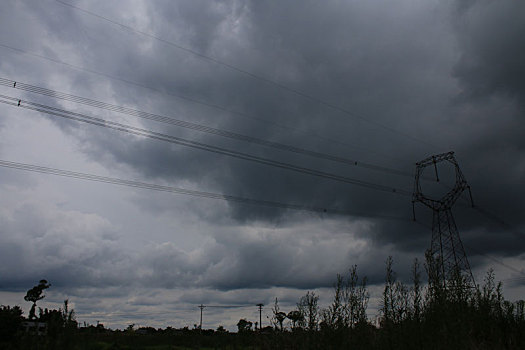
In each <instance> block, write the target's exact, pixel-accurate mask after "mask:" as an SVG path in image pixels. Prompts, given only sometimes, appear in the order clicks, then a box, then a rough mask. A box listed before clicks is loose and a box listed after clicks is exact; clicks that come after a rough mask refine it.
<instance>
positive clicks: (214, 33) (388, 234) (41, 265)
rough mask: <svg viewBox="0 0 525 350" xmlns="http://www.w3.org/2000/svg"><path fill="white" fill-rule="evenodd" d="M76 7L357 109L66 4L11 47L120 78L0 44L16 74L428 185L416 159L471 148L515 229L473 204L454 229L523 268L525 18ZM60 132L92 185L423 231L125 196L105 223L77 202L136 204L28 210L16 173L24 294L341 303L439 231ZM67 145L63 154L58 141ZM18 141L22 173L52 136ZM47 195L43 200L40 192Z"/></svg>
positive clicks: (351, 10)
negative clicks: (247, 293)
mask: <svg viewBox="0 0 525 350" xmlns="http://www.w3.org/2000/svg"><path fill="white" fill-rule="evenodd" d="M74 4H76V5H78V6H79V7H81V8H85V9H88V10H90V11H93V12H96V13H99V14H103V15H104V16H106V17H107V18H111V19H114V20H115V21H118V22H122V23H125V24H127V25H129V26H131V27H133V28H136V29H137V30H141V31H144V32H148V33H154V34H155V35H156V36H158V37H160V38H163V39H165V40H168V41H170V42H173V43H177V44H179V45H182V46H184V47H187V48H189V49H191V50H194V51H196V52H200V53H202V54H204V55H207V56H210V57H214V58H216V59H218V60H220V61H223V62H226V63H228V64H230V65H233V66H235V67H239V68H241V69H243V70H246V71H249V72H252V73H254V74H256V75H258V76H261V77H265V78H268V79H271V80H273V81H277V82H279V83H280V84H283V85H286V86H287V87H289V88H291V89H296V90H299V91H302V92H304V93H306V94H308V95H311V96H314V97H315V98H318V99H321V100H323V101H326V102H328V103H330V104H333V105H337V106H340V107H341V108H344V109H346V110H348V111H350V112H351V113H348V114H345V113H341V112H339V111H336V110H334V109H333V108H330V107H328V106H326V105H322V104H320V103H317V102H315V101H312V100H310V99H307V98H304V97H301V96H298V95H297V94H294V93H292V92H290V91H287V90H283V89H280V88H278V87H276V86H275V85H274V84H269V83H265V82H262V81H260V80H257V79H252V78H250V77H248V76H247V75H245V74H242V73H239V72H237V71H235V70H232V69H230V68H227V67H225V66H222V65H219V64H215V63H213V62H210V61H209V60H206V59H202V58H199V57H197V56H195V55H192V54H189V53H188V52H186V51H184V50H180V49H177V48H176V47H173V46H170V45H168V44H166V43H162V42H161V41H158V40H153V39H151V38H148V37H146V36H143V35H140V34H137V33H134V32H131V31H129V30H126V29H125V28H121V27H118V26H115V25H113V24H111V23H108V22H107V21H103V20H101V19H97V18H95V17H93V16H90V15H87V14H85V13H82V12H81V11H78V10H75V9H73V8H71V7H68V6H64V5H60V4H59V3H57V2H54V1H43V2H37V3H35V2H24V1H6V2H5V3H3V4H2V5H1V7H2V8H3V10H2V11H0V13H1V15H0V16H1V18H0V20H1V23H2V24H1V25H2V27H3V28H4V29H5V30H4V31H2V34H0V43H1V44H4V45H9V46H13V47H17V48H20V49H23V50H26V51H29V52H33V53H39V54H40V55H44V56H46V57H50V58H54V59H57V60H61V61H64V62H68V63H71V64H73V65H76V66H79V67H85V68H87V69H90V70H96V71H97V72H100V73H102V74H106V75H107V76H103V75H100V74H91V73H88V72H86V71H79V70H75V69H71V68H70V67H67V66H64V65H61V64H56V63H52V62H50V61H48V60H45V59H41V58H40V59H39V58H36V57H34V56H31V55H28V54H25V55H24V54H20V53H16V52H15V51H13V50H9V49H7V48H5V47H2V48H0V50H1V51H2V56H3V59H2V60H1V62H0V72H2V74H1V75H2V76H3V77H6V78H10V79H16V80H20V81H23V82H27V83H31V84H35V85H39V86H46V87H49V88H51V89H55V90H59V91H64V92H68V93H72V94H75V95H79V96H85V97H89V98H93V99H97V100H101V101H105V102H110V103H115V104H118V105H125V106H129V107H131V108H137V109H140V110H145V111H149V112H152V113H158V114H162V115H168V116H173V117H176V118H179V119H184V120H188V121H192V122H196V123H201V124H204V125H209V126H212V127H218V128H221V129H225V130H231V131H234V132H238V133H242V134H246V135H250V136H254V137H258V138H262V139H267V140H272V141H275V142H281V143H284V144H290V145H293V146H296V147H302V148H305V149H309V150H313V151H318V152H323V153H328V154H334V155H339V156H342V157H347V158H350V159H355V160H358V161H365V162H368V163H374V164H378V165H382V166H386V167H393V168H396V169H400V170H403V171H405V172H408V173H412V172H413V170H414V169H413V163H414V162H415V161H418V160H420V159H422V158H424V157H426V156H428V155H430V154H432V153H440V152H445V151H449V150H455V151H456V152H457V157H458V160H459V162H460V165H461V167H462V169H463V172H464V174H465V176H466V177H467V179H468V181H469V183H470V184H471V186H472V191H473V194H474V198H475V202H476V204H477V205H479V206H481V207H482V208H486V209H487V210H488V211H490V212H493V213H495V214H497V215H498V216H500V217H501V218H503V219H504V220H505V221H506V222H508V223H509V224H510V226H511V227H512V230H511V231H513V232H514V234H512V233H509V232H508V231H505V229H504V227H503V226H501V225H499V224H497V223H495V222H494V221H491V220H490V219H488V218H487V216H486V215H480V214H479V212H476V211H475V210H472V209H470V208H468V207H467V206H466V205H462V206H461V205H458V206H457V208H456V210H455V211H454V213H455V214H456V218H457V222H458V226H459V228H460V231H461V234H462V237H463V239H464V242H465V243H466V244H467V250H469V249H470V248H469V247H472V248H473V249H475V251H476V252H482V253H489V254H494V255H496V256H498V257H500V258H501V259H515V260H513V261H518V262H519V261H522V260H521V258H520V256H521V255H520V254H521V253H522V251H523V244H522V243H521V242H523V240H522V237H521V236H520V235H522V233H521V232H522V231H523V228H524V227H525V222H524V219H523V215H522V213H523V211H524V209H525V201H524V200H523V198H525V196H524V195H525V193H524V187H523V178H524V175H525V163H524V159H525V157H524V154H525V149H524V146H525V143H524V138H523V135H524V133H525V127H524V125H525V122H524V119H523V113H524V106H525V93H524V92H525V87H524V82H523V79H522V77H523V76H524V73H525V72H524V66H525V63H524V62H525V59H524V54H525V40H524V39H523V35H522V34H523V32H524V30H525V28H524V25H525V24H524V23H525V21H524V18H523V14H524V13H525V12H524V5H523V4H522V3H520V2H517V1H510V0H508V1H500V2H490V1H485V0H480V1H468V2H459V3H457V4H455V3H446V2H445V3H444V2H439V1H430V2H421V3H413V2H408V1H407V2H401V3H398V4H396V6H392V4H391V2H387V1H379V0H378V1H367V2H344V3H343V2H336V1H328V2H314V1H287V2H261V1H248V2H240V1H214V2H209V1H180V2H176V3H173V2H168V1H159V2H155V3H150V2H140V1H136V2H133V3H128V2H126V3H120V2H103V1H101V2H84V1H80V2H78V3H77V2H75V3H74ZM15 28H16V30H15ZM108 76H111V77H118V78H120V79H125V80H127V81H129V82H133V84H130V83H125V82H123V81H122V80H118V79H111V78H108ZM6 91H7V90H6ZM5 93H6V94H8V93H10V94H13V91H12V90H9V91H7V92H5ZM175 95H183V96H186V97H188V98H191V99H193V100H198V101H202V102H204V103H205V104H207V105H203V104H199V103H193V102H190V101H188V100H187V99H181V98H177V97H175ZM26 96H27V98H28V99H29V98H33V99H41V98H40V97H36V96H33V95H29V94H27V95H26ZM41 100H42V101H45V102H44V103H47V104H56V105H58V106H61V107H65V108H68V109H71V110H75V111H78V112H82V113H89V114H93V115H97V116H100V117H104V118H108V119H112V120H118V121H120V122H123V123H126V124H133V125H140V126H142V127H146V128H149V129H152V130H155V131H159V132H163V133H168V134H172V135H176V136H180V137H185V138H189V139H192V140H197V141H200V142H205V143H209V144H213V145H218V146H221V147H225V148H230V149H235V150H239V151H242V152H246V153H250V154H254V155H258V156H260V157H265V158H271V159H276V160H279V161H283V162H289V163H292V164H297V165H299V166H303V167H308V168H314V169H321V170H323V171H326V172H333V173H337V174H340V175H343V176H348V177H351V178H358V179H362V180H366V181H370V182H374V183H379V184H384V185H389V186H393V187H399V188H403V189H406V190H409V191H410V190H411V189H412V186H413V184H412V181H413V179H412V178H411V177H410V176H408V177H403V176H395V175H392V174H388V173H385V172H373V171H370V170H367V169H363V168H359V167H352V166H348V165H341V164H335V163H333V162H329V161H325V160H319V159H315V158H310V157H306V156H302V155H297V154H293V153H286V152H282V151H276V150H274V149H270V148H264V147H260V146H255V145H250V144H246V143H242V142H239V141H233V140H227V139H223V138H220V137H218V136H210V135H207V134H202V133H196V132H193V131H189V130H181V129H177V128H175V127H170V126H167V125H164V124H159V123H154V122H151V121H143V120H141V121H137V120H135V119H133V118H131V117H129V116H122V115H121V116H118V115H116V114H111V113H108V112H107V111H100V110H95V109H87V108H84V107H81V106H78V105H74V104H69V103H67V104H66V103H62V102H56V101H51V100H47V99H41ZM210 105H217V106H221V109H217V108H213V107H210ZM8 108H9V107H2V111H3V112H4V113H5V114H6V115H9V116H11V115H17V114H16V113H17V112H13V110H12V109H8ZM225 109H227V110H229V111H233V112H234V113H228V112H226V111H225ZM20 113H21V112H20ZM27 115H30V114H29V113H28V114H27ZM31 118H35V120H36V117H34V116H33V117H31ZM49 118H50V120H51V123H49V122H46V123H43V122H41V123H42V124H38V125H41V126H38V127H37V126H35V130H34V131H32V132H34V135H40V134H39V132H38V130H39V129H38V128H40V127H41V128H42V130H43V131H45V132H48V131H49V130H54V132H57V131H56V126H58V127H59V130H61V132H60V135H62V136H60V137H61V138H63V140H64V141H63V142H64V144H67V145H68V147H69V146H70V149H67V150H66V148H65V147H62V148H61V146H58V145H57V146H53V147H55V148H56V149H59V150H60V149H63V152H64V153H63V154H52V153H49V154H48V155H46V157H48V158H46V159H48V162H49V163H51V164H53V165H55V166H56V167H59V168H64V169H71V170H76V169H77V168H75V167H74V166H72V165H77V166H82V164H83V163H82V162H83V161H82V160H85V163H86V164H87V163H89V165H85V167H86V171H87V172H89V171H91V172H95V173H97V172H98V173H99V172H100V170H101V169H103V170H104V171H106V172H108V173H109V174H112V175H114V176H119V177H122V178H139V179H142V180H147V181H151V182H158V183H165V184H171V185H178V186H181V187H187V188H195V189H199V190H206V191H213V192H219V193H224V194H231V195H238V196H244V197H251V198H258V199H265V200H270V201H279V202H286V203H296V204H301V205H311V206H318V207H326V208H336V209H339V210H344V211H349V212H365V213H370V214H373V215H387V216H396V217H400V218H405V219H407V221H388V220H379V219H374V218H361V217H359V215H358V216H356V217H339V216H331V215H329V214H327V215H324V216H311V215H310V214H299V213H294V212H291V211H286V210H282V209H276V208H264V207H258V206H246V205H241V204H235V203H227V204H225V203H217V202H214V201H207V200H202V201H199V200H193V199H187V198H183V199H180V200H179V202H177V203H174V202H173V200H172V199H168V198H167V197H164V196H160V195H151V194H150V193H147V192H138V193H136V194H135V195H133V196H129V195H128V196H126V197H124V198H123V199H122V200H121V201H119V200H117V199H115V200H114V202H112V203H111V205H110V203H109V200H108V201H107V203H102V204H98V205H97V204H94V205H93V206H91V207H90V206H89V205H88V203H86V204H85V205H84V204H82V203H81V201H80V200H78V197H76V198H77V199H75V197H74V196H73V194H72V193H73V192H74V193H77V194H79V195H82V194H84V195H85V196H86V198H89V199H87V200H86V201H87V202H89V203H96V199H95V198H97V196H98V195H99V193H100V196H102V197H101V198H109V197H104V192H106V191H108V193H118V194H121V193H122V192H121V191H120V190H118V191H117V190H115V192H112V191H113V190H106V187H104V188H100V189H99V190H94V188H96V186H95V187H89V189H91V190H88V189H87V188H88V187H87V186H86V189H84V190H83V189H82V188H81V185H79V186H78V187H79V188H78V189H75V190H74V191H72V192H71V193H69V192H66V190H63V191H64V192H63V193H64V194H63V195H62V196H63V197H64V198H65V199H64V198H62V200H64V202H65V204H61V202H60V200H61V199H60V198H55V197H52V198H53V200H48V201H45V200H39V199H35V198H32V197H31V195H30V194H29V193H27V194H25V195H24V196H23V197H24V198H26V199H24V201H20V200H19V199H16V198H17V196H16V193H17V191H21V189H22V188H25V186H26V184H24V183H23V182H22V181H24V180H23V179H18V178H16V176H15V177H13V175H11V173H4V172H2V174H0V177H1V178H2V179H3V180H4V183H5V184H6V185H5V186H3V187H2V188H3V191H4V192H5V193H11V195H10V196H8V197H7V199H4V210H3V211H2V212H0V214H2V215H0V220H1V223H0V227H1V229H0V230H1V235H0V237H1V242H0V243H1V244H0V259H1V262H2V268H1V269H2V270H0V271H2V282H1V288H3V289H4V290H9V289H10V290H12V289H20V288H23V286H27V284H28V283H32V282H30V281H33V280H35V281H36V280H39V279H40V278H41V276H42V275H46V276H51V277H48V278H49V279H50V280H53V282H54V283H55V285H57V286H60V287H63V288H73V287H75V286H77V287H78V286H84V287H86V288H87V287H101V286H105V287H107V286H125V285H126V286H127V285H130V286H131V285H134V286H140V287H141V288H142V287H145V286H146V287H151V288H161V289H163V288H168V289H170V288H182V289H184V288H197V289H199V288H204V289H205V290H207V289H211V290H222V291H225V292H227V291H229V290H235V289H243V288H272V287H285V288H317V287H329V286H330V285H331V283H332V282H333V278H334V276H335V274H336V273H338V272H342V271H344V270H345V269H346V268H347V267H348V266H349V265H350V264H354V263H357V264H359V265H360V266H363V270H364V272H365V273H366V274H368V275H369V277H371V279H372V281H373V282H379V281H380V280H381V276H382V263H381V264H379V263H378V262H382V261H384V259H385V258H386V256H387V255H389V254H392V255H394V256H396V257H398V260H399V261H400V265H401V264H404V265H405V266H408V264H409V261H410V260H411V259H412V257H413V256H415V255H419V256H421V254H422V252H423V251H424V249H425V248H426V247H427V246H428V245H429V242H430V230H429V229H428V228H426V227H424V226H419V225H416V224H414V223H412V222H410V218H411V214H412V212H411V210H412V208H411V203H410V198H408V197H403V196H399V195H394V194H388V193H383V192H378V191H373V190H370V189H365V188H359V187H356V186H352V185H349V184H344V183H337V182H334V181H331V180H327V179H321V178H316V177H312V176H309V175H304V174H297V173H294V172H290V171H287V170H283V169H276V168H271V167H267V166H263V165H260V164H252V163H249V162H246V161H242V160H238V159H234V158H229V157H226V156H221V155H217V154H214V153H209V152H204V151H199V150H193V149H189V148H184V147H180V146H176V145H170V144H164V143H162V142H158V141H153V140H148V139H144V138H136V137H130V136H129V135H125V134H119V133H117V132H113V131H108V130H100V129H97V128H95V127H91V126H84V125H78V124H72V123H71V122H69V121H61V120H55V119H53V118H52V117H49ZM13 120H14V119H8V118H5V119H4V118H2V119H0V128H1V129H0V131H1V132H3V133H5V134H6V135H8V134H9V135H12V134H13V132H14V131H15V130H24V127H23V125H25V124H16V123H23V122H18V121H17V122H16V123H15V122H14V121H13ZM32 120H33V119H32ZM392 129H394V130H396V131H392ZM2 130H3V131H2ZM50 138H51V136H50ZM58 139H59V138H52V140H48V141H47V142H48V143H49V144H53V143H54V142H57V144H58V143H59V141H58ZM5 140H6V141H4V143H2V144H0V151H1V152H0V154H1V156H2V157H3V158H10V159H12V160H15V161H16V160H19V159H16V157H17V156H20V157H22V156H24V155H27V154H33V153H35V152H36V151H37V150H38V149H43V148H42V146H38V144H39V143H38V142H39V141H38V140H37V138H35V139H34V141H33V140H31V141H29V142H33V143H27V144H25V146H24V147H19V148H16V145H15V143H10V142H16V141H15V140H16V138H15V137H13V138H12V139H11V138H5ZM60 142H62V141H60ZM50 147H51V146H50ZM59 153H61V151H59ZM26 159H33V157H32V156H27V158H26ZM61 160H62V161H61ZM35 163H38V162H37V161H35ZM35 181H36V180H35ZM45 183H46V182H41V181H37V183H36V184H34V186H35V192H40V191H42V193H47V192H46V190H41V188H43V187H41V186H44V187H45V186H46V185H45ZM53 184H54V182H53ZM6 186H13V187H6ZM49 186H51V185H49ZM68 186H69V185H68ZM51 187H52V188H55V185H52V186H51ZM13 188H14V189H13ZM68 188H69V187H68ZM51 191H52V190H49V192H51ZM58 197H60V196H58ZM39 198H40V197H39ZM41 198H46V197H45V195H44V194H42V197H41ZM124 202H125V203H124ZM462 203H463V202H462ZM417 213H418V219H420V220H421V221H422V222H423V223H425V224H426V225H430V224H431V216H430V212H429V210H426V209H424V208H423V207H422V206H419V207H418V211H417ZM134 220H136V221H134ZM128 221H129V222H128ZM141 222H142V223H141ZM520 230H521V231H520ZM123 231H126V232H123ZM172 232H173V236H170V234H171V233H172ZM516 232H518V233H516ZM150 238H151V241H150V242H148V243H144V242H145V241H147V240H148V239H150ZM470 254H471V256H472V258H471V263H472V265H473V267H474V268H476V269H483V268H484V267H485V266H486V263H487V261H486V260H485V259H484V258H483V257H482V256H481V255H479V254H478V253H475V252H474V251H471V252H470ZM516 259H517V260H516ZM13 266H16V270H15V269H13ZM516 267H517V268H521V267H522V266H516Z"/></svg>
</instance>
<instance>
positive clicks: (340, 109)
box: [55, 0, 436, 148]
mask: <svg viewBox="0 0 525 350" xmlns="http://www.w3.org/2000/svg"><path fill="white" fill-rule="evenodd" d="M55 1H57V2H58V3H60V4H62V5H66V6H69V7H71V8H74V9H76V10H78V11H82V12H84V13H86V14H88V15H90V16H93V17H96V18H99V19H101V20H104V21H106V22H109V23H111V24H113V25H116V26H119V27H121V28H126V29H127V30H130V31H132V32H134V33H137V34H140V35H143V36H146V37H148V38H151V39H154V40H157V41H160V42H162V43H164V44H167V45H170V46H172V47H175V48H177V49H180V50H183V51H185V52H188V53H190V54H192V55H195V56H197V57H199V58H201V59H204V60H207V61H209V62H213V63H216V64H218V65H221V66H224V67H226V68H229V69H231V70H234V71H236V72H238V73H241V74H244V75H246V76H248V77H250V78H253V79H256V80H259V81H262V82H264V83H267V84H271V85H273V86H276V87H279V88H281V89H283V90H286V91H288V92H291V93H293V94H295V95H298V96H301V97H303V98H305V99H308V100H311V101H314V102H316V103H318V104H320V105H323V106H325V107H329V108H331V109H333V110H336V111H338V112H341V113H344V114H346V115H349V116H351V117H353V118H356V119H359V120H361V121H364V122H367V123H370V124H372V125H375V126H378V127H381V128H383V129H385V130H387V131H389V132H391V133H397V134H399V135H401V136H403V137H406V138H410V139H412V141H416V142H418V143H421V144H424V145H427V146H430V147H433V148H436V146H435V145H433V144H431V143H429V142H427V141H425V140H422V139H419V138H417V137H414V136H412V135H410V134H407V133H404V132H402V131H399V130H397V129H395V128H392V127H390V126H388V125H385V124H383V123H380V122H378V121H375V120H372V119H369V118H365V117H364V116H362V115H360V114H357V113H355V112H352V111H350V110H348V109H345V108H343V107H340V106H338V105H336V104H333V103H330V102H327V101H325V100H323V99H320V98H318V97H315V96H313V95H311V94H308V93H305V92H303V91H300V90H298V89H295V88H291V87H289V86H287V85H284V84H283V83H280V82H278V81H276V80H272V79H269V78H266V77H263V76H260V75H258V74H255V73H252V72H249V71H247V70H244V69H242V68H239V67H237V66H234V65H232V64H229V63H226V62H224V61H221V60H219V59H217V58H214V57H211V56H208V55H205V54H203V53H200V52H197V51H195V50H192V49H190V48H187V47H184V46H182V45H180V44H177V43H174V42H172V41H169V40H166V39H162V38H160V37H158V36H156V35H154V34H151V33H147V32H144V31H141V30H138V29H135V28H133V27H131V26H128V25H125V24H123V23H120V22H117V21H114V20H112V19H109V18H107V17H104V16H102V15H99V14H96V13H94V12H91V11H88V10H85V9H83V8H80V7H78V6H75V5H72V4H70V3H67V2H64V1H61V0H55Z"/></svg>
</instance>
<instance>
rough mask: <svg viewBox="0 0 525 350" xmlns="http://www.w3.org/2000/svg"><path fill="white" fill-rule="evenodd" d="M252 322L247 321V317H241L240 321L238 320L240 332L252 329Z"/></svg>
mask: <svg viewBox="0 0 525 350" xmlns="http://www.w3.org/2000/svg"><path fill="white" fill-rule="evenodd" d="M252 324H253V323H252V322H250V321H246V319H244V318H241V319H240V320H239V322H237V328H238V329H239V333H242V332H248V331H251V330H252Z"/></svg>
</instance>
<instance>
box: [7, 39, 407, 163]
mask: <svg viewBox="0 0 525 350" xmlns="http://www.w3.org/2000/svg"><path fill="white" fill-rule="evenodd" d="M0 47H3V48H6V49H9V50H12V51H14V52H16V53H18V54H25V55H29V56H33V57H36V58H40V59H44V60H48V61H50V62H53V63H56V64H61V65H64V66H67V67H69V68H73V69H76V70H80V71H83V72H86V73H90V74H95V75H99V76H102V77H105V78H108V79H111V80H116V81H119V82H122V83H125V84H128V85H133V86H137V87H140V88H143V89H147V90H150V91H153V92H155V93H160V94H164V95H168V96H173V97H176V98H179V99H182V100H186V101H189V102H192V103H195V104H200V105H203V106H206V107H209V108H213V109H217V110H220V111H222V112H226V113H229V114H230V115H232V116H237V117H243V118H249V119H252V120H255V121H257V122H260V123H264V124H268V125H272V126H273V127H276V128H280V129H283V130H289V131H293V132H298V133H301V134H304V135H310V136H313V137H316V138H318V139H320V140H323V141H327V142H331V143H335V144H340V145H343V146H347V147H352V148H356V149H362V150H364V151H367V152H370V153H375V154H378V155H381V156H382V157H385V158H392V156H390V155H385V154H383V153H381V152H378V151H374V150H370V149H367V148H364V147H359V146H356V145H352V144H349V143H347V142H342V141H339V140H334V139H331V138H329V137H326V136H323V135H319V134H317V133H315V132H312V131H308V132H305V131H301V130H299V129H297V128H294V127H291V126H288V125H284V124H280V123H276V122H273V121H270V120H268V119H264V118H258V117H254V116H252V115H250V114H247V113H243V112H239V111H235V110H232V109H229V108H227V107H224V106H221V105H217V104H212V103H208V102H206V101H202V100H197V99H194V98H191V97H188V96H185V95H181V94H176V93H173V92H168V91H164V90H161V89H158V88H155V87H152V86H148V85H144V84H141V83H137V82H134V81H131V80H127V79H124V78H120V77H117V76H114V75H111V74H107V73H102V72H99V71H96V70H93V69H89V68H85V67H81V66H77V65H74V64H71V63H68V62H64V61H61V60H58V59H55V58H51V57H47V56H44V55H41V54H37V53H34V52H30V51H27V50H23V49H20V48H16V47H13V46H9V45H6V44H1V43H0ZM397 160H400V161H402V160H401V159H397Z"/></svg>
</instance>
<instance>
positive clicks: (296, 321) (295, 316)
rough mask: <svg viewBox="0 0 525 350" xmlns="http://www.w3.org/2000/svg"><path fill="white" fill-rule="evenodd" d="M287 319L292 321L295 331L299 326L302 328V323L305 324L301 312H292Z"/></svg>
mask: <svg viewBox="0 0 525 350" xmlns="http://www.w3.org/2000/svg"><path fill="white" fill-rule="evenodd" d="M286 317H288V319H289V320H290V321H292V330H295V329H296V327H297V326H299V327H301V323H302V322H304V316H303V314H302V313H301V311H299V310H292V311H290V312H289V313H288V315H286Z"/></svg>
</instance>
